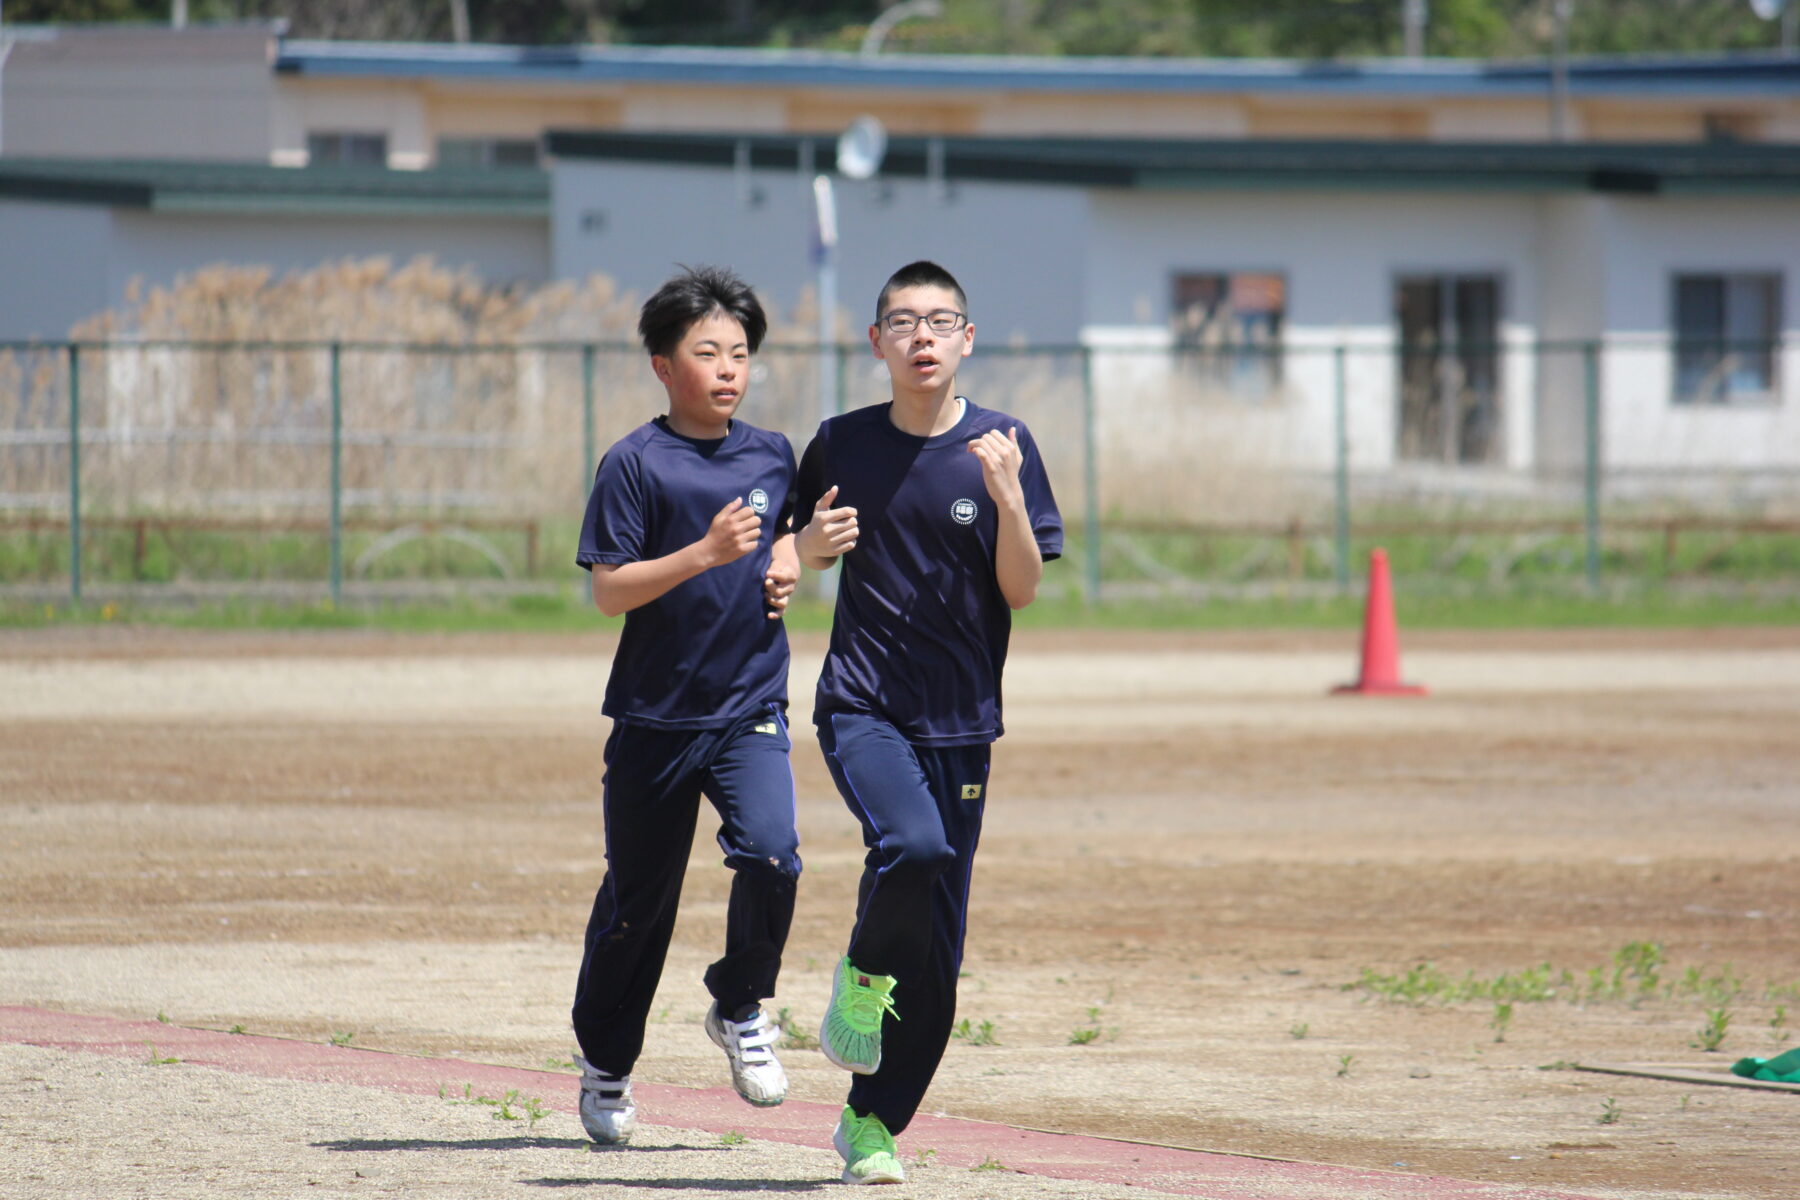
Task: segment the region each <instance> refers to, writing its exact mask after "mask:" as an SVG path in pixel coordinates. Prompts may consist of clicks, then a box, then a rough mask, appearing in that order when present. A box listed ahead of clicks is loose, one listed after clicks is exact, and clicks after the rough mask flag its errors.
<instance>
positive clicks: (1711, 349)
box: [1668, 269, 1787, 409]
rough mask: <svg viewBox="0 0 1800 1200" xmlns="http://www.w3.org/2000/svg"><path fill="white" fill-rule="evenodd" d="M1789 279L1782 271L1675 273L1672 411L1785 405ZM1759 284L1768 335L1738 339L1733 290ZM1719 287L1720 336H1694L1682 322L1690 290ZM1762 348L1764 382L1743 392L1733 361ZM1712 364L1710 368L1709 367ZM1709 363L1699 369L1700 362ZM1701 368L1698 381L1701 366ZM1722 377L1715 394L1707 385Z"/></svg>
mask: <svg viewBox="0 0 1800 1200" xmlns="http://www.w3.org/2000/svg"><path fill="white" fill-rule="evenodd" d="M1786 282H1787V281H1786V279H1785V277H1784V275H1783V273H1782V272H1781V271H1779V270H1775V271H1767V270H1729V269H1713V270H1705V271H1699V270H1688V269H1681V270H1674V271H1671V272H1669V292H1668V295H1669V403H1670V405H1671V407H1675V408H1684V409H1700V408H1773V407H1776V406H1778V405H1779V404H1780V403H1781V360H1782V354H1781V350H1782V336H1781V335H1782V327H1783V316H1782V297H1783V293H1784V290H1785V286H1786ZM1734 283H1737V284H1740V285H1742V284H1746V283H1755V284H1758V285H1760V287H1761V288H1762V290H1763V306H1764V312H1763V321H1762V325H1763V333H1762V334H1761V336H1760V338H1757V339H1754V340H1752V339H1748V338H1734V337H1733V336H1732V335H1731V326H1732V310H1731V304H1732V300H1731V297H1732V291H1733V288H1732V285H1733V284H1734ZM1706 284H1710V285H1714V286H1716V287H1717V288H1718V296H1719V298H1718V320H1717V332H1716V333H1714V332H1709V331H1704V330H1703V331H1700V332H1697V333H1690V332H1689V331H1688V329H1686V328H1684V327H1683V321H1682V318H1683V316H1684V314H1687V313H1688V312H1689V306H1688V305H1687V304H1685V303H1684V287H1686V286H1699V285H1706ZM1747 345H1749V346H1754V345H1760V346H1761V347H1762V349H1761V353H1760V355H1758V357H1759V358H1760V362H1757V363H1754V364H1753V366H1754V367H1755V369H1756V373H1757V374H1758V375H1760V382H1759V383H1758V384H1755V385H1753V386H1751V387H1739V386H1736V385H1734V384H1733V383H1732V382H1731V380H1732V378H1733V376H1734V375H1736V374H1737V372H1736V371H1734V370H1733V369H1732V366H1733V364H1732V362H1731V358H1732V355H1733V354H1734V353H1735V352H1737V351H1736V350H1734V347H1736V348H1738V350H1741V349H1742V347H1744V346H1747ZM1709 358H1710V359H1711V362H1710V364H1708V363H1706V362H1704V360H1706V359H1709ZM1696 359H1698V360H1703V361H1701V362H1700V363H1698V364H1696V363H1695V361H1694V360H1696ZM1696 365H1699V366H1700V367H1702V368H1703V369H1701V370H1700V372H1699V374H1698V376H1697V377H1696V374H1695V366H1696ZM1709 377H1716V378H1717V379H1718V380H1719V381H1720V382H1721V383H1722V384H1723V386H1719V387H1716V388H1715V389H1713V390H1711V391H1709V389H1708V388H1707V386H1706V381H1707V379H1708V378H1709Z"/></svg>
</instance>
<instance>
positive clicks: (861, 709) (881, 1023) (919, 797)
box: [795, 262, 1062, 1183]
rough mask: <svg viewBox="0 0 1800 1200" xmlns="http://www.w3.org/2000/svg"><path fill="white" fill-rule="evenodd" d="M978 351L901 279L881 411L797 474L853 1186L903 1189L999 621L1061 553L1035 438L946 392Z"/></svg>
mask: <svg viewBox="0 0 1800 1200" xmlns="http://www.w3.org/2000/svg"><path fill="white" fill-rule="evenodd" d="M974 340H975V327H974V325H972V324H970V323H969V319H968V303H967V300H966V299H965V297H964V294H963V290H962V288H961V287H960V286H959V285H958V284H957V282H956V280H955V278H954V277H952V276H951V274H950V273H949V272H948V271H946V270H944V269H943V268H942V267H940V266H938V265H937V264H936V263H931V262H915V263H911V264H909V265H908V266H904V267H902V268H900V270H898V271H896V272H895V273H894V275H893V276H892V277H891V278H890V279H889V280H888V282H887V284H886V286H885V287H883V288H882V289H881V295H880V297H879V299H878V300H877V302H876V310H875V323H874V324H872V325H870V326H869V344H870V345H871V346H872V347H873V349H874V352H875V357H876V358H879V359H881V360H882V362H883V363H885V364H886V366H887V370H888V377H889V382H890V391H891V394H892V400H891V401H890V402H889V403H887V404H884V405H875V406H872V407H869V408H864V409H859V410H857V411H855V412H851V413H846V414H844V415H843V416H839V417H833V418H831V419H830V420H827V421H826V422H824V423H823V424H822V425H820V426H819V431H818V433H817V434H816V435H815V436H814V438H813V440H812V443H811V445H809V446H808V447H807V448H806V453H805V454H804V455H803V456H802V457H801V462H800V475H799V483H798V488H797V493H796V497H795V511H796V512H797V513H810V518H809V520H808V522H807V524H806V526H805V528H803V529H802V530H801V531H800V532H799V534H798V535H797V537H796V548H797V549H798V550H799V555H800V561H801V562H802V563H803V564H805V565H806V566H809V567H812V568H813V569H815V570H827V569H829V568H830V567H831V565H832V564H833V563H834V562H837V561H839V560H841V561H842V562H843V576H842V578H841V579H840V580H839V583H838V593H837V610H836V614H835V616H834V617H833V620H832V626H831V647H830V650H829V651H828V653H827V655H826V658H825V667H824V670H823V672H822V673H821V674H820V676H819V687H818V695H817V701H816V704H815V707H814V716H813V720H814V722H815V723H816V724H817V725H818V731H819V745H820V747H821V748H822V749H823V750H824V752H825V763H826V766H827V767H828V769H829V770H830V771H831V776H832V779H833V781H834V782H835V783H836V784H837V787H838V791H839V792H840V793H842V795H843V797H844V801H845V803H846V804H848V805H849V807H850V811H851V812H852V813H854V814H855V816H856V818H857V820H858V821H859V822H860V823H861V825H862V830H863V842H864V844H865V845H866V846H867V847H868V854H867V857H866V858H865V860H864V869H863V878H862V886H861V890H860V892H859V896H858V903H857V911H856V925H855V927H854V929H853V930H852V932H851V935H850V944H849V948H848V950H847V952H846V954H845V956H844V958H843V959H842V961H841V962H840V963H839V964H838V971H837V977H836V981H835V984H834V986H833V989H832V996H831V1005H830V1008H829V1009H828V1011H827V1013H826V1016H825V1022H824V1025H823V1027H822V1028H821V1030H820V1034H819V1040H820V1042H821V1044H822V1047H823V1049H824V1051H825V1055H826V1057H827V1058H829V1059H830V1060H831V1061H832V1062H834V1063H836V1064H837V1065H838V1066H840V1067H844V1068H845V1069H847V1070H849V1071H852V1072H855V1074H856V1078H855V1079H853V1080H852V1081H851V1085H850V1095H849V1102H848V1104H847V1105H846V1106H845V1108H844V1111H843V1115H842V1117H841V1118H840V1119H839V1122H838V1127H837V1131H836V1133H835V1135H834V1136H833V1139H832V1140H833V1143H834V1144H835V1145H836V1147H837V1149H838V1153H839V1154H841V1155H842V1156H843V1158H844V1180H845V1182H847V1183H899V1182H901V1181H902V1180H903V1178H904V1174H905V1173H904V1171H903V1170H902V1169H901V1166H900V1160H899V1158H898V1157H897V1155H896V1152H895V1148H894V1135H895V1134H898V1133H899V1132H901V1131H902V1130H903V1129H905V1128H906V1126H907V1123H908V1122H909V1121H911V1120H912V1117H913V1114H914V1112H915V1111H917V1109H918V1106H919V1102H920V1101H921V1100H922V1099H923V1098H924V1095H925V1090H926V1088H927V1087H928V1086H929V1085H930V1083H931V1077H932V1075H933V1074H934V1073H935V1072H936V1070H937V1064H938V1061H939V1060H940V1059H941V1058H942V1057H943V1053H944V1048H945V1046H946V1045H947V1044H948V1043H949V1040H950V1029H951V1025H952V1023H953V1020H954V1018H955V1014H956V979H957V974H958V972H959V970H960V968H961V965H962V950H963V936H964V932H965V919H966V911H967V904H968V892H969V878H970V867H971V860H972V859H973V857H974V854H975V845H976V842H977V840H978V838H979V836H980V832H981V815H982V806H983V804H984V802H985V800H986V798H987V775H988V762H989V757H990V750H991V746H992V743H993V741H994V739H996V738H998V737H999V736H1000V735H1001V733H1002V726H1001V720H1000V675H1001V670H1002V668H1003V667H1004V665H1005V662H1006V648H1007V641H1008V637H1009V635H1010V632H1011V628H1012V610H1013V609H1016V608H1023V607H1025V606H1026V605H1027V604H1030V603H1031V602H1032V600H1033V599H1035V598H1036V596H1037V588H1038V583H1039V581H1040V580H1041V579H1042V577H1043V570H1044V563H1045V562H1046V561H1047V560H1049V559H1053V558H1056V557H1058V556H1059V555H1060V554H1061V552H1062V518H1061V516H1060V515H1059V514H1058V512H1057V509H1056V498H1055V496H1053V495H1052V494H1051V490H1050V481H1049V479H1048V477H1047V476H1046V475H1045V473H1044V464H1043V459H1042V458H1041V457H1040V456H1039V454H1038V450H1037V446H1036V444H1035V443H1034V442H1033V441H1032V437H1031V433H1030V431H1029V430H1027V429H1026V428H1025V426H1024V424H1023V423H1022V422H1020V421H1018V420H1016V419H1015V418H1013V417H1009V416H1007V415H1006V414H1004V413H1000V412H994V411H991V410H989V409H984V408H980V407H978V406H977V405H975V404H973V403H972V402H970V401H969V400H967V399H965V398H963V397H961V396H959V395H958V394H957V392H956V372H957V368H958V366H960V364H961V362H962V360H963V359H964V358H966V357H968V355H969V352H970V350H971V349H972V348H973V346H974Z"/></svg>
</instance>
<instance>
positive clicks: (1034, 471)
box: [1019, 424, 1063, 562]
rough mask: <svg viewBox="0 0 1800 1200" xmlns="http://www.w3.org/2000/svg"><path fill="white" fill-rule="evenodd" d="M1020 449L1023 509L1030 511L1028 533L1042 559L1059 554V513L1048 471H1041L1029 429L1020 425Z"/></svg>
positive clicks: (1040, 458) (1041, 462)
mask: <svg viewBox="0 0 1800 1200" xmlns="http://www.w3.org/2000/svg"><path fill="white" fill-rule="evenodd" d="M1019 449H1020V451H1021V452H1022V453H1023V455H1024V461H1023V462H1022V463H1021V464H1020V466H1019V486H1020V487H1022V488H1023V489H1024V491H1025V509H1026V511H1027V512H1029V513H1030V514H1031V532H1032V536H1033V537H1035V538H1036V539H1037V545H1038V553H1039V554H1041V555H1043V557H1044V561H1045V562H1049V561H1050V560H1052V559H1056V558H1061V557H1062V549H1063V523H1062V513H1061V512H1060V511H1058V509H1057V507H1056V494H1055V493H1054V492H1053V491H1051V490H1050V474H1049V472H1047V471H1045V470H1044V456H1043V455H1042V454H1040V453H1039V452H1038V445H1037V440H1036V439H1035V438H1033V437H1032V436H1031V430H1029V429H1027V428H1025V426H1024V425H1023V424H1021V425H1020V426H1019Z"/></svg>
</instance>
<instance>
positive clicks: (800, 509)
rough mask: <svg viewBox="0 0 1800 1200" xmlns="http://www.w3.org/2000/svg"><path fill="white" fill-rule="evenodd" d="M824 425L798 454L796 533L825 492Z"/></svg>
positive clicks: (795, 497) (795, 490) (804, 523)
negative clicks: (802, 452) (803, 451)
mask: <svg viewBox="0 0 1800 1200" xmlns="http://www.w3.org/2000/svg"><path fill="white" fill-rule="evenodd" d="M825 488H826V483H825V427H824V426H822V425H821V426H820V427H819V432H818V433H815V434H814V435H813V440H812V441H811V442H809V443H807V446H806V453H804V454H802V455H801V456H800V469H799V471H797V472H796V473H795V475H794V532H795V533H798V532H800V530H802V529H804V528H805V527H806V523H807V522H808V521H810V520H812V514H813V509H815V508H817V507H818V506H819V497H820V496H823V495H824V494H825Z"/></svg>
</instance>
